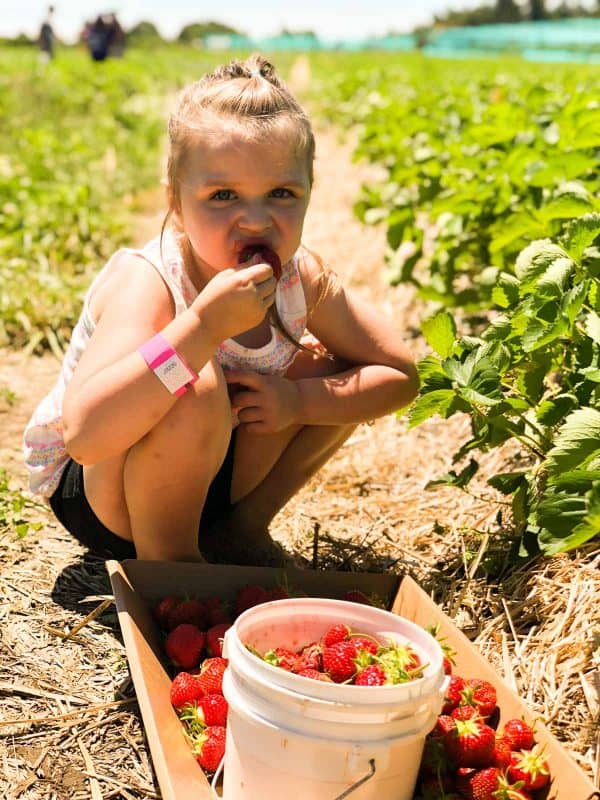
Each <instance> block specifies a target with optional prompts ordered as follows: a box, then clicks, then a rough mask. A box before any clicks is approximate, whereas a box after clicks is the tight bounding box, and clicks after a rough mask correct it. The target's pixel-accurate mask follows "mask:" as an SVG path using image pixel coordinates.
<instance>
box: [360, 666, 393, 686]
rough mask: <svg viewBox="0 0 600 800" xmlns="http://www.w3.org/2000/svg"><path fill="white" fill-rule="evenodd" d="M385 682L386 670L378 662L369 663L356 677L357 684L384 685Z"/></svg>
mask: <svg viewBox="0 0 600 800" xmlns="http://www.w3.org/2000/svg"><path fill="white" fill-rule="evenodd" d="M385 683H387V679H386V676H385V672H384V671H383V670H382V669H381V667H380V666H379V665H378V664H369V666H368V667H365V668H364V669H363V670H361V671H360V672H359V673H358V675H357V676H356V678H355V679H354V684H355V686H383V685H384V684H385Z"/></svg>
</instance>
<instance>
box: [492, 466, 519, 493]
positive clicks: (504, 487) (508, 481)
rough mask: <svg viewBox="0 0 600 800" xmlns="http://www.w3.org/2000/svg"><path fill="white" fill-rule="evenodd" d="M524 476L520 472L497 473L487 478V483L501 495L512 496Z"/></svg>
mask: <svg viewBox="0 0 600 800" xmlns="http://www.w3.org/2000/svg"><path fill="white" fill-rule="evenodd" d="M526 474H527V473H526V472H524V471H521V470H519V471H517V472H499V473H498V474H497V475H492V477H491V478H488V480H487V482H488V483H489V485H490V486H493V487H494V489H497V490H498V491H499V492H502V494H513V492H516V490H517V489H518V488H519V486H520V485H521V484H522V483H523V481H524V480H525V475H526Z"/></svg>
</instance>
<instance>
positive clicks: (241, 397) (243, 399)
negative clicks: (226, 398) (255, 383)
mask: <svg viewBox="0 0 600 800" xmlns="http://www.w3.org/2000/svg"><path fill="white" fill-rule="evenodd" d="M232 399H233V408H237V409H238V410H240V409H242V408H255V407H256V392H240V391H237V392H236V393H235V395H234V396H233V398H232Z"/></svg>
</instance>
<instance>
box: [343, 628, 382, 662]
mask: <svg viewBox="0 0 600 800" xmlns="http://www.w3.org/2000/svg"><path fill="white" fill-rule="evenodd" d="M350 639H351V640H352V642H354V647H356V652H358V651H359V650H366V651H367V653H371V654H372V655H374V656H375V655H377V652H378V650H379V648H380V647H381V645H380V644H379V642H377V641H376V640H375V639H373V638H371V637H370V636H363V635H361V634H354V633H353V634H352V635H351V636H350Z"/></svg>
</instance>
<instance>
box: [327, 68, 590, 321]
mask: <svg viewBox="0 0 600 800" xmlns="http://www.w3.org/2000/svg"><path fill="white" fill-rule="evenodd" d="M361 66H362V69H361V70H357V72H355V73H354V74H343V75H341V76H340V77H336V76H334V77H331V78H330V79H329V80H328V81H324V82H323V95H324V97H323V101H322V106H323V113H324V114H326V115H327V114H329V116H330V118H331V119H334V117H333V113H335V115H336V116H335V120H336V121H337V122H338V123H339V119H340V115H341V117H342V121H344V122H346V123H347V124H356V125H357V130H358V135H359V142H358V146H357V148H356V151H355V156H356V158H361V157H362V158H366V159H368V160H369V161H372V162H374V163H376V164H377V165H378V166H379V167H381V168H382V173H383V176H382V179H381V180H380V181H378V182H376V183H372V184H369V185H368V186H365V187H364V189H363V192H362V195H361V197H360V198H359V200H358V202H357V204H356V212H357V214H358V216H359V218H360V219H361V220H363V221H364V222H365V223H367V224H370V223H383V224H385V226H386V229H387V240H388V244H389V256H388V277H389V280H390V281H391V283H392V284H397V283H400V282H409V283H412V284H414V285H415V286H416V287H417V289H418V291H419V294H420V296H421V297H423V298H424V299H427V300H433V301H435V302H439V303H442V304H443V305H446V306H461V307H464V308H467V309H477V308H478V307H479V306H480V305H481V304H483V305H487V303H488V302H489V300H490V295H491V291H492V289H493V286H494V280H493V274H494V273H493V272H491V273H490V271H488V270H487V269H486V268H487V267H490V266H494V267H498V268H501V269H503V270H508V271H510V269H511V268H512V264H513V263H514V258H515V257H516V255H517V253H518V252H519V251H520V250H521V249H522V248H523V247H524V246H525V245H526V244H527V243H528V242H531V241H533V240H535V239H540V238H542V237H546V236H550V237H553V238H556V237H558V236H560V235H561V234H562V233H563V231H564V227H565V225H566V223H567V222H568V220H569V219H571V218H573V217H576V216H580V215H582V214H584V213H587V212H592V211H595V210H598V209H599V204H598V199H597V197H598V188H599V174H598V169H597V166H598V162H597V149H598V146H599V145H600V125H599V117H598V113H597V108H596V89H595V86H596V82H597V75H596V73H595V71H594V69H593V68H589V67H586V66H583V65H582V66H579V67H576V68H574V67H572V66H569V68H568V69H565V68H563V67H562V66H560V65H552V66H551V67H549V66H547V65H539V64H538V65H535V66H534V65H528V67H527V69H526V70H524V69H523V64H522V63H520V62H519V61H518V60H516V59H502V60H494V61H491V60H490V61H481V62H477V64H476V65H474V64H473V62H472V61H469V62H468V63H461V62H457V61H454V62H448V61H444V60H438V59H427V58H423V57H421V56H416V55H415V56H404V57H403V58H401V59H399V58H397V57H396V58H395V60H394V61H393V62H392V61H389V62H384V63H381V64H380V63H379V61H378V60H377V61H376V60H375V59H373V61H372V62H371V63H368V64H365V63H364V60H363V62H361ZM328 109H329V111H328ZM332 110H333V111H332ZM407 248H409V249H407Z"/></svg>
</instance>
